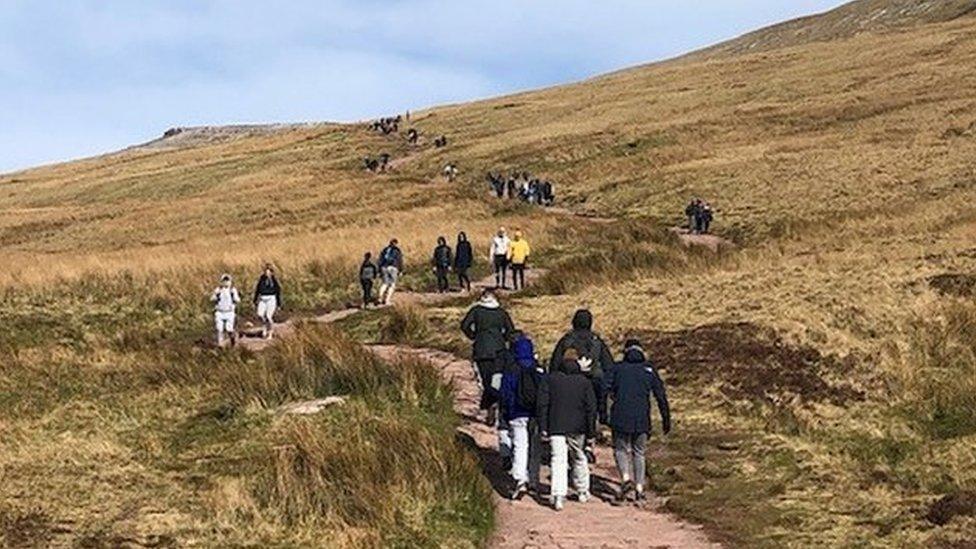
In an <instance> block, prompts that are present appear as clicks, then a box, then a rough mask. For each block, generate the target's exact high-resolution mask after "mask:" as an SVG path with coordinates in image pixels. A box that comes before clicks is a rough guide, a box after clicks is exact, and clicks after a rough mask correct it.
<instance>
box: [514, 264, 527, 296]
mask: <svg viewBox="0 0 976 549" xmlns="http://www.w3.org/2000/svg"><path fill="white" fill-rule="evenodd" d="M512 288H514V289H516V290H518V289H519V288H525V263H521V264H519V263H512Z"/></svg>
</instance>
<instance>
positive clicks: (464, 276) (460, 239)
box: [454, 231, 474, 292]
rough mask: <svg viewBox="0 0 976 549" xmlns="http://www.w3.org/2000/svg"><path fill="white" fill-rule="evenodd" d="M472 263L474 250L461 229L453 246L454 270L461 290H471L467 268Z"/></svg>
mask: <svg viewBox="0 0 976 549" xmlns="http://www.w3.org/2000/svg"><path fill="white" fill-rule="evenodd" d="M473 264H474V250H472V249H471V243H470V242H468V235H467V234H466V233H465V232H464V231H461V232H459V233H458V236H457V246H455V247H454V272H455V273H457V278H458V285H459V286H460V287H461V289H462V290H464V291H467V292H470V291H471V279H470V278H468V269H470V268H471V266H472V265H473Z"/></svg>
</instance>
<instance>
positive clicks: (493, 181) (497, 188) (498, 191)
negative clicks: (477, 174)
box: [488, 172, 505, 199]
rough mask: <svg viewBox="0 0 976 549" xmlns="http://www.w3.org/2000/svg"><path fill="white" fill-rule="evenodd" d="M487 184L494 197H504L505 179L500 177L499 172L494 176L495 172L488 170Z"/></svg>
mask: <svg viewBox="0 0 976 549" xmlns="http://www.w3.org/2000/svg"><path fill="white" fill-rule="evenodd" d="M488 185H489V186H490V187H491V190H492V192H494V193H495V196H496V197H498V198H499V199H502V198H505V180H504V179H502V176H501V174H498V176H497V177H496V176H495V174H493V173H491V172H488Z"/></svg>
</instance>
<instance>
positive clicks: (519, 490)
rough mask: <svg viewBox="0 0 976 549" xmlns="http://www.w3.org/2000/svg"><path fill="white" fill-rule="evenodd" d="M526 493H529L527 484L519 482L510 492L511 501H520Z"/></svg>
mask: <svg viewBox="0 0 976 549" xmlns="http://www.w3.org/2000/svg"><path fill="white" fill-rule="evenodd" d="M528 492H529V485H528V483H527V482H524V481H519V482H518V483H517V484H516V485H515V489H514V490H512V495H511V500H512V501H519V500H521V499H522V496H524V495H525V494H527V493H528Z"/></svg>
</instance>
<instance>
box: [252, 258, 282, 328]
mask: <svg viewBox="0 0 976 549" xmlns="http://www.w3.org/2000/svg"><path fill="white" fill-rule="evenodd" d="M254 306H255V307H256V308H257V313H258V318H259V319H261V337H263V338H264V339H271V337H272V336H273V335H274V315H275V311H277V310H278V308H279V307H282V306H283V305H282V302H281V285H280V284H278V278H277V277H275V270H274V266H273V265H271V264H270V263H268V264H266V265H265V266H264V273H262V274H261V278H259V279H258V284H257V286H255V288H254Z"/></svg>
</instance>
